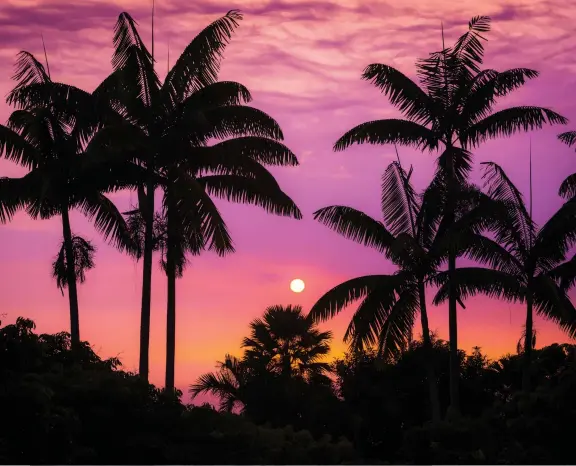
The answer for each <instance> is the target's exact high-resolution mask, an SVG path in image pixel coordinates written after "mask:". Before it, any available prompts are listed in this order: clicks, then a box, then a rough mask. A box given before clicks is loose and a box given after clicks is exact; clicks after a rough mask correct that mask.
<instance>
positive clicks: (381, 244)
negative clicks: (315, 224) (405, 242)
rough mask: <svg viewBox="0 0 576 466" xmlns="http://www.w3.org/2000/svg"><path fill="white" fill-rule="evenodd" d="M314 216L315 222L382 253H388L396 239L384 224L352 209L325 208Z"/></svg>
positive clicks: (340, 207) (341, 207)
mask: <svg viewBox="0 0 576 466" xmlns="http://www.w3.org/2000/svg"><path fill="white" fill-rule="evenodd" d="M313 215H314V220H318V221H319V222H320V223H322V224H324V225H326V226H327V227H330V228H331V229H333V230H334V231H336V232H337V233H339V234H341V235H342V236H344V237H345V238H348V239H351V240H352V241H355V242H357V243H360V244H364V245H365V246H369V247H372V248H374V249H376V250H377V251H379V252H382V253H384V252H386V251H388V248H389V247H390V246H391V245H392V243H393V242H394V239H395V238H394V236H393V235H392V234H391V233H390V232H389V231H388V230H387V229H386V227H385V226H384V224H383V223H382V222H379V221H377V220H374V219H373V218H372V217H370V216H369V215H367V214H365V213H364V212H360V211H359V210H356V209H353V208H352V207H346V206H330V207H324V208H322V209H319V210H317V211H316V212H314V214H313Z"/></svg>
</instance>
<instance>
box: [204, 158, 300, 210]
mask: <svg viewBox="0 0 576 466" xmlns="http://www.w3.org/2000/svg"><path fill="white" fill-rule="evenodd" d="M258 166H259V167H260V170H258V172H257V176H255V177H250V178H249V177H246V176H240V175H208V176H203V177H201V178H199V179H198V183H200V185H202V186H203V187H204V189H205V190H206V192H207V193H209V194H211V195H213V196H216V197H220V198H223V199H226V200H227V201H230V202H239V203H242V204H253V205H257V206H260V207H262V208H264V209H265V210H266V211H267V212H269V213H273V214H276V215H283V216H286V217H292V218H295V219H301V218H302V213H301V212H300V209H298V206H297V205H296V204H295V203H294V201H293V200H292V199H291V198H290V197H289V196H288V195H287V194H286V193H284V192H283V191H282V190H281V189H280V186H279V185H278V183H277V182H276V180H274V177H273V176H272V175H271V174H270V173H269V172H268V171H267V170H266V169H265V168H264V167H262V166H261V165H258ZM252 168H253V169H254V168H255V167H252ZM253 173H254V171H253Z"/></svg>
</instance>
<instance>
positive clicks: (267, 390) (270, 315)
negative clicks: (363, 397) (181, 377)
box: [190, 306, 332, 415]
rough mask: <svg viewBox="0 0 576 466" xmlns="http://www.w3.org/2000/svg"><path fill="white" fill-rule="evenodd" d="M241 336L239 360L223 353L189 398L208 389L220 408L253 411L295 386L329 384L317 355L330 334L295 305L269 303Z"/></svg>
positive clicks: (325, 366) (325, 348)
mask: <svg viewBox="0 0 576 466" xmlns="http://www.w3.org/2000/svg"><path fill="white" fill-rule="evenodd" d="M250 329H251V331H250V336H249V337H247V338H244V340H243V343H242V347H243V348H244V355H243V356H242V358H241V359H239V358H235V357H234V356H230V355H226V357H225V359H224V361H223V362H218V364H217V371H216V372H209V373H207V374H204V375H202V376H200V377H199V378H198V380H197V381H196V383H195V384H194V385H191V387H190V393H191V394H192V396H193V397H196V396H198V395H199V394H201V393H211V394H213V395H216V396H217V397H218V398H219V399H220V410H221V411H227V412H230V411H232V410H234V409H235V408H240V409H241V410H242V411H243V412H248V411H250V412H251V414H252V415H257V413H259V412H260V413H261V412H264V411H266V410H267V409H268V408H267V407H268V406H270V405H269V403H271V404H272V406H273V405H275V404H277V403H278V402H279V400H280V399H284V398H283V397H286V396H288V397H289V398H290V394H292V395H294V393H293V392H291V388H293V387H292V386H291V383H295V384H296V385H295V387H300V388H301V387H302V386H301V385H299V384H300V383H303V384H304V385H305V386H308V387H312V386H319V385H326V384H328V385H330V379H329V378H328V377H327V374H328V373H329V372H330V364H328V363H326V362H323V361H322V359H323V358H324V357H325V356H326V355H327V354H328V353H329V351H330V347H329V342H330V340H331V338H332V334H331V332H320V331H319V330H318V329H317V328H316V325H315V323H314V322H313V321H312V320H311V319H310V318H307V317H306V316H304V315H303V314H302V308H301V307H300V306H286V307H283V306H271V307H269V308H267V309H266V312H265V313H264V316H263V317H262V318H261V319H255V320H253V321H252V322H251V323H250Z"/></svg>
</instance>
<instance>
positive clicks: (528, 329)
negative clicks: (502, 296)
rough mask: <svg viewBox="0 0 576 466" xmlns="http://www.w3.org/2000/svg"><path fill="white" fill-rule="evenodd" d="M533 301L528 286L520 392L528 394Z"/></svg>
mask: <svg viewBox="0 0 576 466" xmlns="http://www.w3.org/2000/svg"><path fill="white" fill-rule="evenodd" d="M532 306H533V299H532V291H531V290H530V285H529V286H528V291H527V294H526V335H525V337H524V358H523V360H522V362H523V366H524V367H523V371H522V391H524V392H526V393H529V392H530V390H531V389H532V387H531V380H530V379H531V377H530V369H531V364H532V341H533V338H534V336H533V333H534V321H533V312H532Z"/></svg>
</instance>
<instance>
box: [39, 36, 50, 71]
mask: <svg viewBox="0 0 576 466" xmlns="http://www.w3.org/2000/svg"><path fill="white" fill-rule="evenodd" d="M40 37H42V48H43V49H44V59H45V60H46V71H47V72H48V77H49V78H50V79H52V77H51V76H50V64H49V63H48V53H46V44H45V42H44V34H42V33H40Z"/></svg>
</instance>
